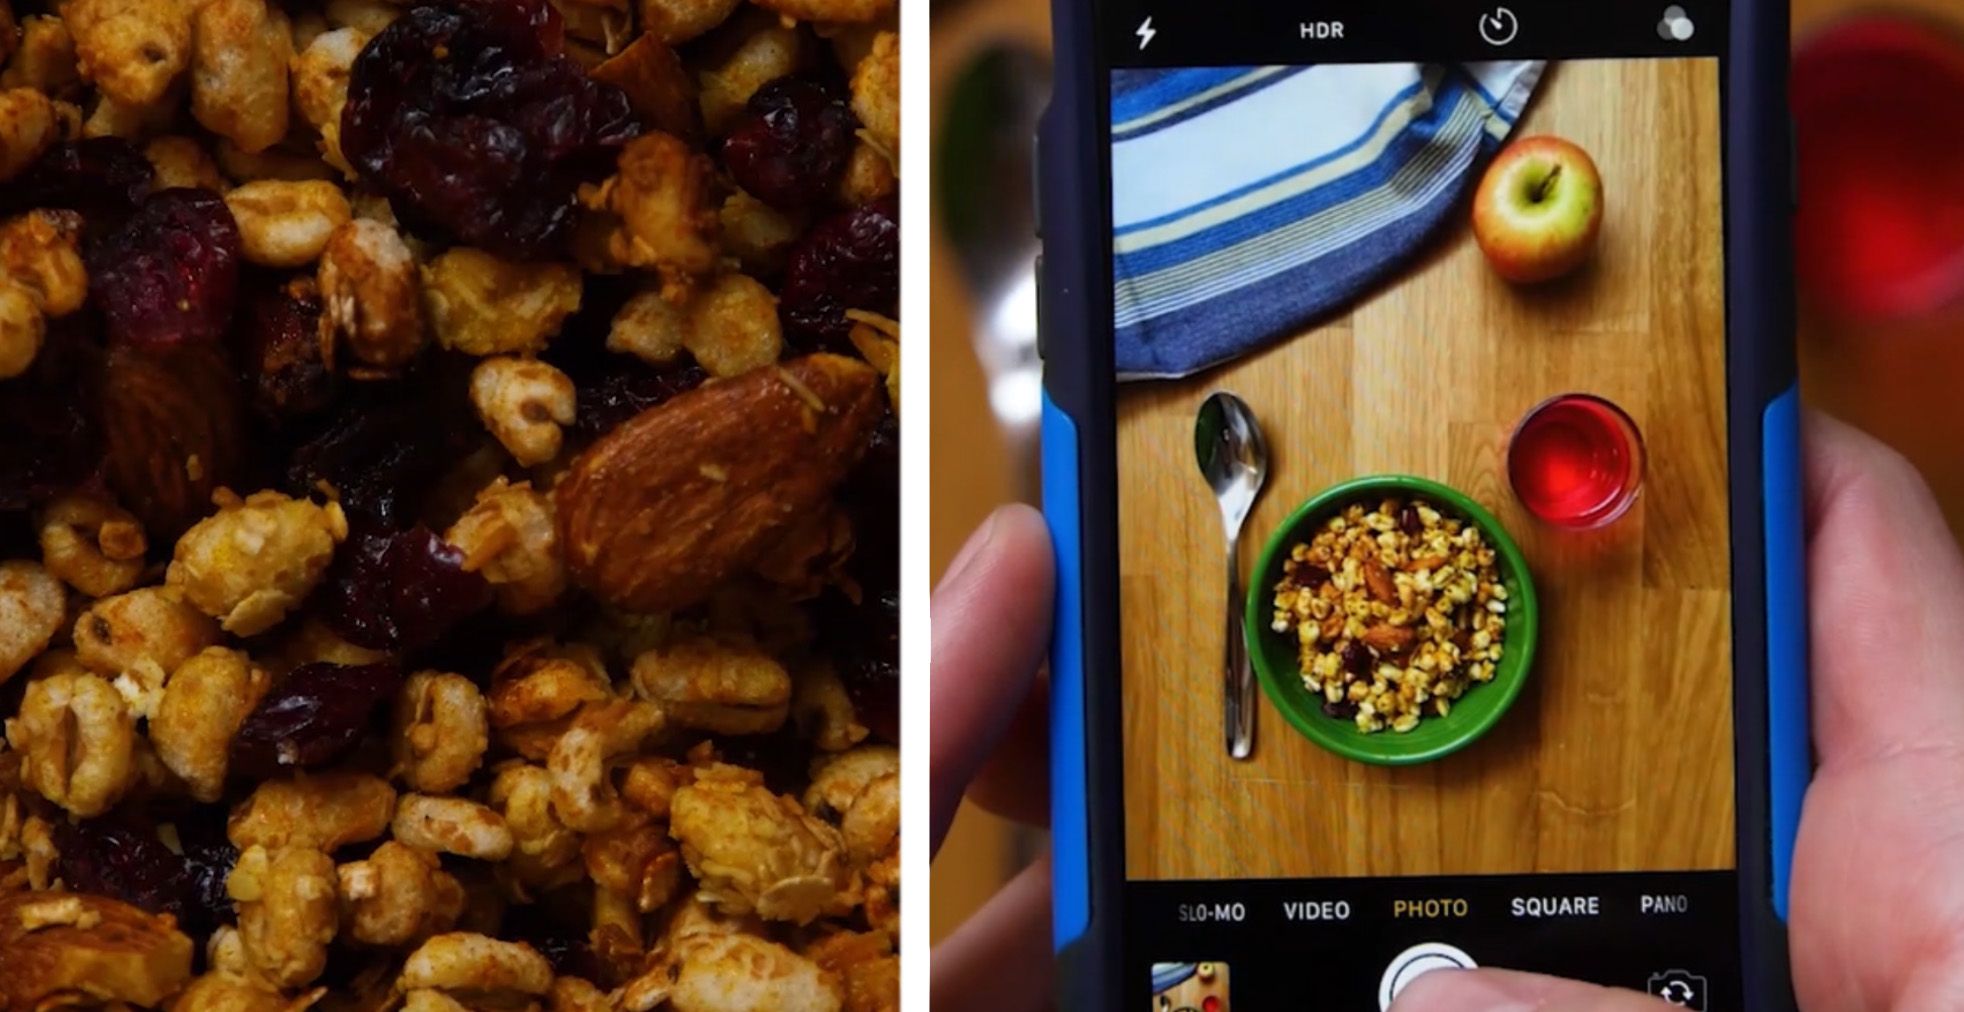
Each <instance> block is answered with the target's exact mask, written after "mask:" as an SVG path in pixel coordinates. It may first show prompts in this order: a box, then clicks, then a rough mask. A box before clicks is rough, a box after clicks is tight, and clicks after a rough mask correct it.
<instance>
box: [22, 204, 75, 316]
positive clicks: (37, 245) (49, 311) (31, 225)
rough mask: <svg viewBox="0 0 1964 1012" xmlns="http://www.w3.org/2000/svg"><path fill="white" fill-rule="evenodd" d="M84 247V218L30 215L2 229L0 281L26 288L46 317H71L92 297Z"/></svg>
mask: <svg viewBox="0 0 1964 1012" xmlns="http://www.w3.org/2000/svg"><path fill="white" fill-rule="evenodd" d="M81 246H82V216H81V215H79V214H77V213H75V212H74V211H29V212H27V213H26V214H23V215H21V216H20V217H18V218H14V219H13V220H11V221H9V222H7V223H6V224H5V225H0V277H5V278H9V279H11V280H12V281H13V283H14V284H16V285H19V286H21V287H22V288H25V289H27V291H28V292H29V293H30V294H31V295H32V296H33V297H34V305H35V306H36V307H37V308H39V309H40V310H41V312H42V313H43V314H44V315H46V316H49V317H60V316H67V315H68V314H69V313H72V312H74V311H75V310H77V309H80V308H82V300H83V298H85V297H86V296H87V295H88V293H89V273H88V270H87V269H85V268H84V267H83V266H82V254H81Z"/></svg>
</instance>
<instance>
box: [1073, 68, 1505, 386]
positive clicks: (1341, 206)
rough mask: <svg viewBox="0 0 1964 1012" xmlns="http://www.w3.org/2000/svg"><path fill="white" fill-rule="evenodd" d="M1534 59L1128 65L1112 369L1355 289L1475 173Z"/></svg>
mask: <svg viewBox="0 0 1964 1012" xmlns="http://www.w3.org/2000/svg"><path fill="white" fill-rule="evenodd" d="M1543 66H1544V65H1543V64H1542V63H1539V62H1506V63H1469V64H1455V65H1450V66H1446V65H1433V64H1423V65H1422V64H1412V63H1385V64H1353V65H1334V64H1331V65H1319V66H1312V67H1228V68H1203V69H1192V70H1121V71H1117V72H1116V73H1115V74H1114V75H1113V79H1112V211H1113V215H1112V220H1113V224H1114V227H1115V232H1114V237H1113V242H1114V246H1113V252H1114V277H1115V289H1116V290H1115V295H1116V304H1115V305H1116V309H1117V321H1116V322H1117V327H1118V358H1117V364H1118V372H1119V376H1120V378H1121V379H1148V378H1165V377H1176V376H1186V375H1190V374H1192V373H1195V372H1199V371H1200V370H1202V369H1206V368H1208V367H1209V366H1213V365H1218V364H1220V363H1222V362H1226V361H1228V360H1230V359H1233V358H1236V357H1238V356H1240V355H1244V354H1246V353H1248V352H1250V351H1253V350H1255V349H1256V348H1258V347H1260V346H1262V345H1263V344H1265V343H1267V342H1269V341H1271V340H1274V339H1276V338H1278V337H1281V336H1284V335H1286V334H1288V333H1290V332H1292V331H1294V330H1298V329H1300V328H1302V327H1304V326H1306V325H1307V324H1309V323H1311V322H1312V321H1314V320H1316V319H1317V318H1319V317H1321V316H1324V315H1326V314H1328V313H1330V312H1331V311H1332V310H1335V309H1338V308H1340V307H1342V306H1345V305H1347V304H1349V303H1350V302H1351V301H1352V300H1354V299H1356V298H1357V297H1358V296H1359V295H1361V294H1362V293H1363V292H1364V291H1365V290H1367V289H1368V288H1370V287H1371V286H1372V285H1374V284H1376V283H1377V282H1379V281H1382V280H1383V279H1384V278H1385V276H1386V275H1387V274H1388V273H1389V272H1391V271H1392V270H1394V269H1396V268H1397V267H1398V266H1399V265H1400V264H1402V263H1404V262H1405V261H1406V260H1407V259H1408V258H1409V257H1410V256H1411V255H1412V254H1413V253H1415V252H1416V251H1417V250H1418V249H1419V247H1420V246H1422V245H1423V244H1424V242H1425V240H1426V238H1427V237H1428V236H1430V235H1431V234H1432V233H1433V231H1434V230H1435V229H1436V228H1437V227H1438V226H1439V224H1440V222H1441V221H1443V220H1444V219H1446V218H1447V217H1448V216H1449V215H1450V214H1451V212H1452V209H1453V208H1454V207H1455V206H1456V205H1457V204H1458V202H1459V200H1460V197H1461V196H1462V195H1463V194H1464V192H1465V191H1466V190H1467V189H1468V188H1469V187H1470V186H1471V185H1472V184H1473V182H1474V176H1475V172H1476V170H1477V169H1478V168H1479V166H1480V165H1481V164H1483V162H1484V160H1485V156H1487V155H1489V154H1491V153H1492V152H1493V151H1494V150H1496V149H1497V148H1498V147H1499V146H1500V144H1501V142H1502V141H1504V140H1505V139H1506V138H1507V135H1508V133H1509V132H1510V131H1512V130H1513V128H1514V122H1515V120H1516V119H1518V118H1519V116H1520V114H1521V110H1522V109H1523V108H1524V107H1525V106H1526V105H1527V102H1528V99H1529V97H1530V96H1532V95H1533V93H1534V88H1535V85H1536V84H1537V83H1538V82H1539V81H1540V80H1541V72H1542V68H1543Z"/></svg>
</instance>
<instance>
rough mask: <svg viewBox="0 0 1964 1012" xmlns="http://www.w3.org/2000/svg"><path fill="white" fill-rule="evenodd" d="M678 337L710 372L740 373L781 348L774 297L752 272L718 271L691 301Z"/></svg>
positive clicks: (761, 364) (774, 357)
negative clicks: (686, 322)
mask: <svg viewBox="0 0 1964 1012" xmlns="http://www.w3.org/2000/svg"><path fill="white" fill-rule="evenodd" d="M682 343H683V345H684V346H686V347H687V348H688V349H689V354H691V355H694V356H695V359H696V361H697V362H700V363H701V364H702V367H703V368H704V369H707V370H709V374H710V375H712V376H739V375H742V374H743V373H746V372H749V371H750V370H752V369H761V368H763V367H764V366H767V365H770V364H771V363H773V362H776V361H777V357H778V355H779V354H781V353H782V352H783V351H784V333H783V330H782V329H781V328H780V326H779V324H778V319H777V299H776V297H774V296H772V295H771V290H770V289H768V288H765V287H764V286H763V284H762V283H760V282H758V281H757V280H756V279H754V278H749V277H745V276H744V275H742V274H724V275H721V276H719V277H717V278H716V279H715V280H714V281H711V282H709V283H708V284H707V285H705V286H704V287H703V289H702V291H700V292H698V293H697V294H696V297H695V301H694V302H692V303H690V305H689V325H688V327H687V328H686V329H685V330H684V331H683V335H682Z"/></svg>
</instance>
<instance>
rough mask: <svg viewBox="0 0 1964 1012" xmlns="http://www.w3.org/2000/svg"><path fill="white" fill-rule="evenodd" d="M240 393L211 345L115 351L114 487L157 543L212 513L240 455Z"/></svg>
mask: <svg viewBox="0 0 1964 1012" xmlns="http://www.w3.org/2000/svg"><path fill="white" fill-rule="evenodd" d="M240 405H241V395H240V391H239V384H238V381H237V379H236V378H234V376H233V374H232V371H231V369H230V367H229V366H228V365H227V364H226V362H225V359H224V356H223V354H222V353H220V352H219V351H218V350H217V349H213V348H184V349H182V350H178V351H172V352H157V351H148V350H141V349H135V348H128V347H118V348H113V349H111V350H110V352H109V356H108V361H107V363H106V365H105V367H104V373H103V380H102V427H103V441H104V447H103V448H104V450H105V451H106V454H107V467H106V472H107V477H108V479H109V485H110V487H111V488H113V489H115V491H116V494H117V496H118V497H119V498H120V499H121V501H122V503H123V505H124V506H125V507H127V508H128V509H129V511H130V512H132V513H134V514H136V516H137V518H138V519H140V520H142V521H143V526H144V527H145V529H147V530H148V531H149V533H150V534H151V535H152V536H153V537H156V538H157V539H158V540H159V541H169V540H171V539H175V538H176V537H177V535H179V534H181V533H183V532H184V530H185V529H186V528H188V527H190V526H191V525H192V524H193V523H195V522H196V521H197V520H198V519H199V518H200V517H203V516H204V515H206V514H208V513H210V512H212V504H211V494H212V492H214V491H216V490H217V489H218V487H219V486H220V485H223V484H226V483H227V479H228V478H230V477H232V471H233V470H234V468H235V467H236V465H237V463H238V459H239V455H240V438H241V434H242V427H243V423H242V421H241V417H240Z"/></svg>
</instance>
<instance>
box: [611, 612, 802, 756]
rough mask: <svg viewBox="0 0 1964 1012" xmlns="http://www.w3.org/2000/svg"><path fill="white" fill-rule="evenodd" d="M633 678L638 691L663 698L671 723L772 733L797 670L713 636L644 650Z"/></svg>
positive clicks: (728, 731)
mask: <svg viewBox="0 0 1964 1012" xmlns="http://www.w3.org/2000/svg"><path fill="white" fill-rule="evenodd" d="M633 679H634V691H635V692H636V693H637V694H638V695H640V696H641V698H643V699H647V700H652V701H654V702H656V703H659V704H661V708H662V712H663V713H665V714H666V715H667V716H668V720H669V722H670V723H672V724H674V725H675V726H677V727H686V728H693V729H696V730H700V731H713V732H715V733H717V734H768V733H770V732H772V731H775V730H777V729H778V727H779V726H780V725H782V724H783V723H784V716H785V714H786V713H787V712H788V711H789V709H790V704H791V676H790V675H789V674H788V673H786V672H785V670H784V666H783V665H781V664H779V663H778V662H777V661H776V660H775V659H774V658H772V657H771V655H769V654H767V653H765V652H764V651H762V650H760V649H758V648H757V647H756V646H754V645H752V644H748V643H737V642H725V641H721V640H717V639H714V638H711V637H708V636H696V637H691V638H688V639H684V640H680V641H678V642H676V643H674V644H672V645H670V646H669V647H667V648H665V649H658V650H650V651H648V652H647V653H644V654H642V655H641V656H640V657H638V658H636V659H635V661H634V671H633Z"/></svg>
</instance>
